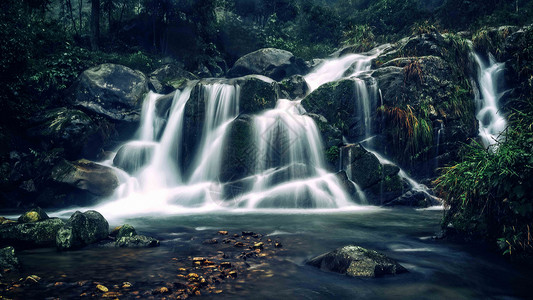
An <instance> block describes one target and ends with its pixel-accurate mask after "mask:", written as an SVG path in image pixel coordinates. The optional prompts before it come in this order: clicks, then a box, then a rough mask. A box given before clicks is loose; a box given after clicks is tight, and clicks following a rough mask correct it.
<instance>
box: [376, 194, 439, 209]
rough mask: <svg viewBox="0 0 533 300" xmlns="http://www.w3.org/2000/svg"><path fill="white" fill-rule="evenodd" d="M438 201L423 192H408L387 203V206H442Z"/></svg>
mask: <svg viewBox="0 0 533 300" xmlns="http://www.w3.org/2000/svg"><path fill="white" fill-rule="evenodd" d="M440 204H441V203H439V201H438V200H436V199H435V198H434V197H431V196H430V195H428V194H427V193H425V192H423V191H415V190H412V191H408V192H406V193H405V194H403V195H401V196H400V197H398V198H396V199H394V200H393V201H391V202H389V203H386V204H385V206H411V207H429V206H432V205H440Z"/></svg>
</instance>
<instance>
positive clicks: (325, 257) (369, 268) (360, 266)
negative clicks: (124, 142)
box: [306, 245, 408, 278]
mask: <svg viewBox="0 0 533 300" xmlns="http://www.w3.org/2000/svg"><path fill="white" fill-rule="evenodd" d="M306 264H308V265H310V266H313V267H317V268H320V269H321V270H324V271H330V272H335V273H340V274H346V275H348V276H351V277H371V278H372V277H381V276H383V275H395V274H400V273H405V272H408V271H407V269H406V268H404V267H403V266H402V265H400V264H399V263H398V262H397V261H395V260H393V259H391V258H389V257H387V256H385V255H383V254H381V253H379V252H377V251H375V250H369V249H365V248H363V247H359V246H356V245H349V246H344V247H341V248H338V249H336V250H334V251H332V252H328V253H325V254H322V255H319V256H317V257H315V258H312V259H310V260H309V261H307V262H306Z"/></svg>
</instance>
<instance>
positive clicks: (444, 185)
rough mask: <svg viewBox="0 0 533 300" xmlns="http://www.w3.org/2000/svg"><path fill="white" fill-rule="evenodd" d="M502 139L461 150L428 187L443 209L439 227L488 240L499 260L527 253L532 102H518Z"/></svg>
mask: <svg viewBox="0 0 533 300" xmlns="http://www.w3.org/2000/svg"><path fill="white" fill-rule="evenodd" d="M519 102H520V103H518V104H516V106H519V107H520V110H515V111H514V112H513V113H512V114H511V116H510V117H509V120H510V123H511V126H510V127H509V128H508V130H507V131H506V132H505V133H504V135H505V139H503V141H501V142H498V143H497V144H496V145H495V146H492V147H490V148H489V149H487V148H484V147H483V146H482V145H480V144H479V143H477V142H472V143H471V144H470V145H465V146H464V147H463V149H462V156H461V161H460V162H458V163H457V164H455V165H453V166H450V167H445V168H443V170H442V175H441V176H439V177H438V178H437V179H436V180H435V181H434V183H435V184H436V188H437V191H438V192H439V194H440V196H441V197H442V198H443V199H444V203H445V205H446V206H447V207H448V208H449V210H448V212H447V213H446V215H445V217H444V219H443V224H442V225H443V226H444V227H447V226H448V225H449V224H451V225H453V226H454V227H455V228H456V229H457V230H459V231H461V232H464V233H466V234H472V235H478V236H482V237H485V238H487V239H489V240H492V241H494V242H495V243H496V244H497V245H498V246H499V247H500V249H501V251H502V253H503V254H504V255H509V256H512V257H521V256H527V255H532V254H533V240H532V238H531V228H532V226H533V197H532V196H531V193H529V187H531V186H533V151H532V150H533V100H532V99H531V98H529V99H526V100H520V101H519Z"/></svg>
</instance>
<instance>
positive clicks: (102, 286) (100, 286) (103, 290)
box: [96, 284, 109, 293]
mask: <svg viewBox="0 0 533 300" xmlns="http://www.w3.org/2000/svg"><path fill="white" fill-rule="evenodd" d="M96 289H97V290H99V291H100V292H103V293H106V292H108V291H109V289H108V288H107V287H106V286H104V285H101V284H98V285H97V286H96Z"/></svg>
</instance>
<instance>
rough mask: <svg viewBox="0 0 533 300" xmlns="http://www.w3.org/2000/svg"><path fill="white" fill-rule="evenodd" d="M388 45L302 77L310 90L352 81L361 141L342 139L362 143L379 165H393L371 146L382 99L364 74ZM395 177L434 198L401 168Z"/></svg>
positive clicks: (328, 62) (335, 61)
mask: <svg viewBox="0 0 533 300" xmlns="http://www.w3.org/2000/svg"><path fill="white" fill-rule="evenodd" d="M388 46H389V45H387V44H386V45H382V46H380V47H377V48H375V49H373V50H371V51H370V52H368V53H366V54H349V55H346V56H343V57H339V58H333V59H329V60H326V61H325V62H323V63H322V64H321V65H319V66H318V67H317V68H316V69H315V70H314V71H313V72H311V73H310V74H308V75H307V76H305V80H306V81H307V84H308V85H309V87H310V89H311V90H315V89H317V88H318V87H320V86H321V85H323V84H326V83H328V82H332V81H337V80H340V79H351V80H353V81H354V84H355V93H356V95H355V99H356V106H355V107H354V110H355V111H356V115H357V116H358V118H359V119H360V124H359V126H358V128H360V130H361V132H360V134H359V135H358V136H359V137H360V139H359V140H357V141H349V140H347V139H346V138H344V142H345V143H346V144H347V143H349V142H359V143H361V144H362V145H363V146H364V147H365V148H366V149H367V150H368V151H369V152H372V153H373V154H374V155H375V156H376V157H377V158H378V159H379V161H380V162H381V163H382V164H393V163H392V162H391V161H389V160H387V159H385V158H384V157H383V155H381V154H380V153H379V152H377V151H376V150H375V149H373V147H372V142H373V138H374V136H373V135H372V134H373V121H374V118H373V117H374V116H373V114H372V113H373V112H375V111H376V109H377V106H378V100H379V102H380V103H379V105H383V103H382V102H383V99H382V94H381V90H380V89H379V87H378V85H377V82H376V80H375V79H374V78H372V77H371V76H368V75H367V74H366V73H368V71H370V70H371V62H372V60H373V59H375V58H376V57H378V56H379V55H380V54H381V53H382V52H383V51H384V50H385V49H386V48H387V47H388ZM341 162H342V160H341ZM341 169H343V166H341ZM345 171H346V172H347V175H348V177H349V178H351V174H349V172H350V168H348V169H347V170H345ZM398 175H399V176H400V177H402V178H403V179H405V180H406V181H407V182H408V183H409V185H410V186H411V188H412V189H413V190H415V191H420V192H423V193H425V194H427V195H428V196H429V197H433V196H432V195H431V193H430V191H429V189H428V188H427V187H426V186H425V185H422V184H419V183H418V182H416V181H415V180H414V179H412V178H411V177H409V176H408V175H407V173H406V172H405V171H404V170H402V169H401V168H400V172H399V173H398ZM352 183H353V184H354V186H355V188H356V192H357V194H358V197H359V199H360V200H361V201H362V202H365V199H366V197H365V196H364V192H363V191H362V190H361V189H360V187H359V186H357V184H355V182H352Z"/></svg>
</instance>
